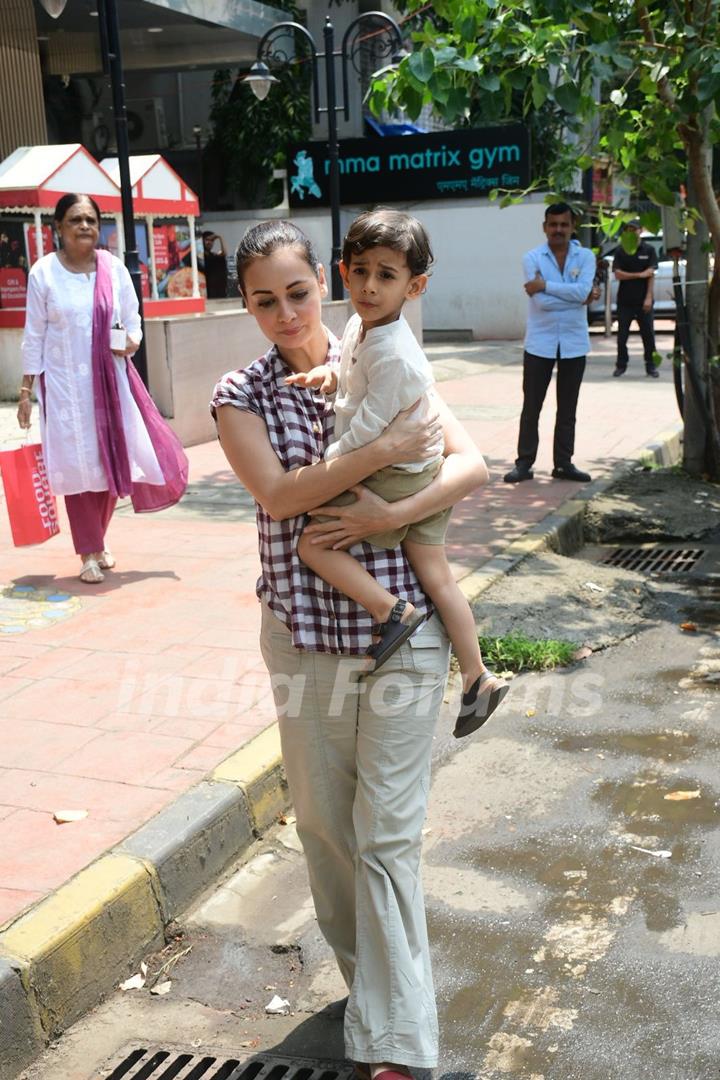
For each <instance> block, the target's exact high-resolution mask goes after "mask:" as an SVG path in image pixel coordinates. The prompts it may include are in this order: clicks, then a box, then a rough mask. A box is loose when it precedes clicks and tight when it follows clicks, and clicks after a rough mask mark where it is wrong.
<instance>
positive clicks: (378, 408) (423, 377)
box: [325, 315, 443, 472]
mask: <svg viewBox="0 0 720 1080" xmlns="http://www.w3.org/2000/svg"><path fill="white" fill-rule="evenodd" d="M361 329H362V319H361V318H360V316H359V315H353V316H352V317H351V318H350V321H349V322H348V324H347V326H346V327H345V332H344V334H343V338H342V344H341V347H340V348H341V352H340V370H339V372H338V390H337V396H336V398H335V439H334V441H333V442H332V443H331V444H330V446H329V447H328V448H327V450H326V451H325V460H326V461H332V460H333V459H334V458H336V457H340V455H341V454H349V453H350V451H351V450H357V449H358V447H360V446H366V445H367V444H368V443H369V442H372V440H373V439H377V437H378V436H379V435H381V434H382V433H383V431H384V430H385V428H386V427H387V426H388V424H389V423H390V422H391V421H392V420H394V419H395V417H396V416H397V414H398V413H399V412H401V411H402V410H403V409H409V408H410V406H411V405H413V404H414V403H415V402H416V401H417V402H418V406H417V408H416V409H414V410H413V412H412V414H411V415H412V417H413V419H416V420H427V419H428V417H429V416H430V414H431V413H432V412H434V408H433V404H432V393H433V385H434V379H433V373H432V368H431V367H430V361H429V360H428V358H427V356H426V355H425V353H424V352H423V351H422V349H421V348H420V345H419V344H418V341H417V338H416V337H415V335H414V334H413V332H412V330H411V329H410V326H409V324H408V322H407V319H406V318H405V317H404V315H400V317H399V318H398V319H396V320H395V321H394V322H391V323H387V324H386V325H385V326H375V327H373V328H372V329H371V330H368V331H367V332H366V334H365V338H364V340H363V341H359V340H358V339H359V337H360V331H361ZM432 450H433V451H434V457H431V458H429V459H428V460H426V461H412V462H406V463H403V464H400V465H396V466H395V467H396V468H398V469H403V470H405V471H406V472H423V471H424V470H425V469H427V468H428V467H429V466H430V465H431V464H432V463H433V462H434V461H439V460H440V458H441V457H442V454H443V439H442V435H441V436H440V437H439V439H438V441H437V443H436V445H435V446H433V447H432Z"/></svg>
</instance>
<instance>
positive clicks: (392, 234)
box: [342, 207, 433, 277]
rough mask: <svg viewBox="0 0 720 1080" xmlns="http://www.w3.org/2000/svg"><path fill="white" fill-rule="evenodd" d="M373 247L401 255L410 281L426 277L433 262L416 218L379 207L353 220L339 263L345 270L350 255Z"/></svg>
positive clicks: (426, 235)
mask: <svg viewBox="0 0 720 1080" xmlns="http://www.w3.org/2000/svg"><path fill="white" fill-rule="evenodd" d="M374 247H387V248H390V249H391V250H392V251H399V252H402V254H403V255H404V256H405V258H406V259H407V264H408V268H409V270H410V273H411V274H412V276H413V277H416V276H417V275H418V274H427V273H428V271H429V270H430V267H431V265H432V262H433V253H432V251H431V250H430V240H429V238H428V234H427V233H426V232H425V229H424V228H423V226H422V225H421V224H420V222H419V221H418V220H417V218H414V217H411V216H410V214H405V213H404V212H403V211H402V210H388V209H386V208H384V207H379V208H378V209H377V210H366V211H365V213H363V214H360V216H359V217H357V218H355V220H354V221H353V223H352V225H351V226H350V228H349V229H348V231H347V235H346V237H345V241H344V243H343V251H342V258H343V262H344V263H345V265H346V266H349V265H350V260H351V259H352V257H353V255H362V253H363V252H364V251H367V250H368V249H369V248H374Z"/></svg>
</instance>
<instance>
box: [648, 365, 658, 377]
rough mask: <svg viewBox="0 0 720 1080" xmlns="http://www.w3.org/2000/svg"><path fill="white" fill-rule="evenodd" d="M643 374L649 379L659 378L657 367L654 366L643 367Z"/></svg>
mask: <svg viewBox="0 0 720 1080" xmlns="http://www.w3.org/2000/svg"><path fill="white" fill-rule="evenodd" d="M645 374H646V375H647V376H648V377H649V378H650V379H659V378H660V372H659V371H658V369H657V368H654V367H653V368H645Z"/></svg>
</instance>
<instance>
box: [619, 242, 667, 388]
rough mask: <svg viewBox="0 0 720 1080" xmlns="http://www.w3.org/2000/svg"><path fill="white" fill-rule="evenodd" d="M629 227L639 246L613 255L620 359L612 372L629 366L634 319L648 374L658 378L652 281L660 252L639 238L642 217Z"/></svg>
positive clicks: (623, 370)
mask: <svg viewBox="0 0 720 1080" xmlns="http://www.w3.org/2000/svg"><path fill="white" fill-rule="evenodd" d="M625 228H626V229H628V230H632V231H633V232H634V233H636V235H637V238H638V246H637V249H636V251H635V254H634V255H629V254H628V252H627V251H625V250H624V249H623V248H622V247H618V249H617V251H616V252H615V257H614V259H613V273H614V274H615V277H616V278H617V280H618V281H619V282H620V285H619V286H618V298H617V319H618V336H617V361H616V366H615V370H614V371H613V375H615V376H619V375H624V373H625V369H626V368H627V366H628V350H627V342H628V335H629V333H630V325H631V323H632V322H633V320H635V321H636V322H637V324H638V327H639V328H640V334H641V336H642V343H643V351H644V354H645V374H646V375H649V376H650V377H651V378H652V379H657V378H658V377H659V376H658V370H657V368H656V367H655V360H654V353H655V333H654V330H653V282H654V278H655V271H656V270H657V264H658V261H657V255H656V254H655V249H654V248H653V247H652V245H651V244H648V243H646V242H645V241H644V240H641V239H640V232H641V226H640V222H639V221H631V222H630V224H629V225H626V226H625Z"/></svg>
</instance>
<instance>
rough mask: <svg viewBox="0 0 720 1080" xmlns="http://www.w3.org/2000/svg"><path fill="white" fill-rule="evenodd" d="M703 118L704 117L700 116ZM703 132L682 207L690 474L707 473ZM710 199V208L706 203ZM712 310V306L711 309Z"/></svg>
mask: <svg viewBox="0 0 720 1080" xmlns="http://www.w3.org/2000/svg"><path fill="white" fill-rule="evenodd" d="M703 119H704V118H703ZM704 134H705V133H704V132H703V133H702V134H700V133H698V135H697V136H696V137H695V138H693V139H691V141H690V144H689V145H688V147H687V149H688V165H689V176H688V199H687V202H688V207H689V208H690V209H694V210H698V211H699V213H700V217H699V220H698V221H697V223H696V228H695V233H694V234H692V233H689V234H688V245H687V268H686V281H687V284H686V288H685V295H686V302H687V309H688V324H689V330H690V357H689V364H690V369H691V370H690V371H689V372H688V376H689V377H688V379H687V380H686V386H685V416H684V429H685V431H684V450H683V465H684V467H685V469H686V471H687V472H689V473H690V474H691V476H701V475H702V474H703V473H707V472H710V473H713V472H714V471H715V469H714V456H715V455H714V453H713V447H714V444H715V441H716V438H717V433H716V432H714V431H713V430H712V428H713V414H714V409H712V408H711V405H710V394H709V385H708V356H709V352H708V345H709V335H708V288H707V280H708V256H707V241H708V235H709V234H708V227H707V224H706V222H708V221H711V222H712V223H713V224H715V223H716V221H717V218H718V207H717V202H716V201H715V195H714V192H713V190H712V184H711V181H710V164H711V162H710V152H709V147H708V143H707V140H706V139H705V138H704ZM710 200H712V206H711V205H710ZM713 306H714V305H713Z"/></svg>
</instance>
